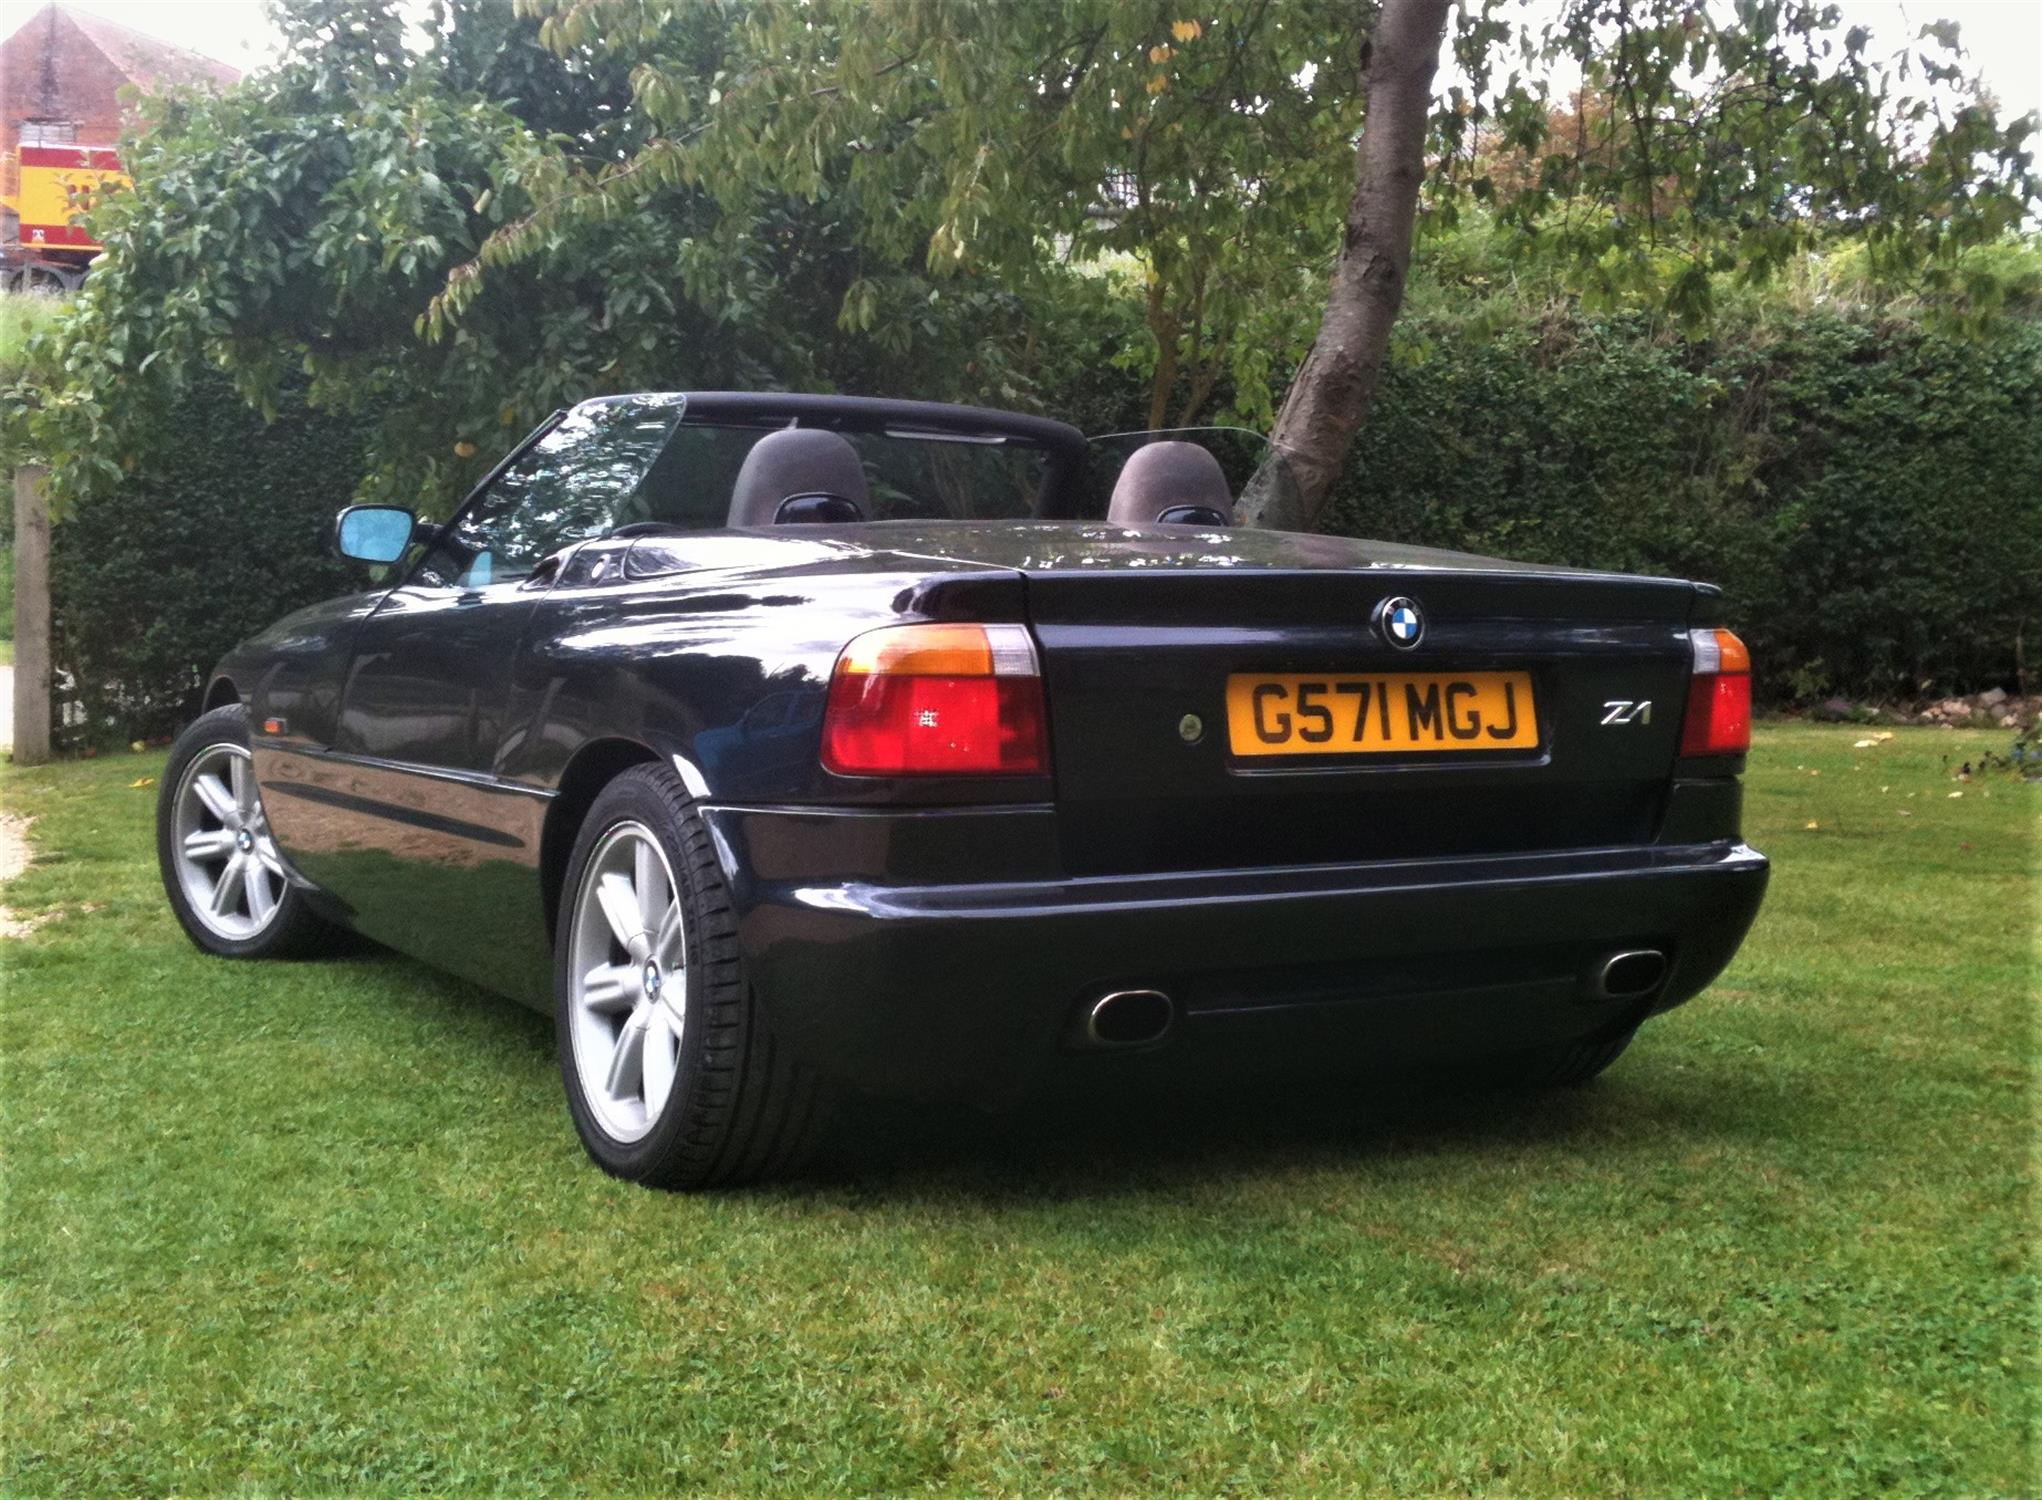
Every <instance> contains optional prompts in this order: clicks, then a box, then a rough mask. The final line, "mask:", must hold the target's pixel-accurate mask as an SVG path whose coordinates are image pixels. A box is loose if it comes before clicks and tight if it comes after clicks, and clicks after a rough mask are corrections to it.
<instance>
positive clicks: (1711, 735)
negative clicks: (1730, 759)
mask: <svg viewBox="0 0 2042 1500" xmlns="http://www.w3.org/2000/svg"><path fill="white" fill-rule="evenodd" d="M1688 639H1689V640H1690V641H1691V642H1693V644H1694V652H1695V669H1694V676H1693V677H1691V678H1689V679H1688V687H1687V719H1686V721H1685V722H1684V723H1683V724H1682V725H1681V730H1680V753H1681V754H1682V755H1742V754H1744V752H1745V751H1747V750H1749V749H1750V748H1751V653H1750V652H1749V651H1747V650H1745V648H1744V642H1742V641H1740V640H1739V639H1737V637H1736V636H1734V635H1732V634H1731V633H1730V632H1729V631H1727V630H1691V631H1689V632H1688Z"/></svg>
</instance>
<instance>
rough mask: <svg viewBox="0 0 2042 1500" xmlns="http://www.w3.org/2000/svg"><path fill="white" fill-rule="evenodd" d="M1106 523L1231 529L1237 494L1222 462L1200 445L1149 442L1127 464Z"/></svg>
mask: <svg viewBox="0 0 2042 1500" xmlns="http://www.w3.org/2000/svg"><path fill="white" fill-rule="evenodd" d="M1106 519H1107V520H1109V521H1114V522H1117V523H1118V524H1120V525H1122V526H1145V525H1148V524H1149V523H1151V522H1155V521H1160V522H1163V523H1165V524H1166V525H1190V526H1231V525H1233V524H1234V492H1233V490H1232V489H1231V488H1230V487H1229V486H1228V484H1227V476H1226V475H1225V474H1224V473H1223V472H1221V470H1220V461H1219V460H1218V459H1216V458H1214V457H1213V456H1212V455H1211V454H1210V453H1208V452H1206V450H1205V449H1203V448H1201V447H1199V446H1198V444H1196V443H1177V442H1162V443H1149V444H1146V445H1144V446H1143V447H1140V448H1137V449H1135V450H1134V452H1133V453H1132V454H1130V455H1129V456H1128V460H1127V462H1126V463H1125V464H1123V465H1121V469H1120V478H1119V479H1117V480H1115V481H1114V484H1113V499H1112V502H1111V503H1110V504H1108V506H1107V507H1106Z"/></svg>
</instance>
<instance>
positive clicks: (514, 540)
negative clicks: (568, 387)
mask: <svg viewBox="0 0 2042 1500" xmlns="http://www.w3.org/2000/svg"><path fill="white" fill-rule="evenodd" d="M685 408H686V398H684V397H682V396H620V397H617V398H616V399H614V400H606V401H588V402H584V403H582V404H581V405H580V406H577V407H576V408H575V409H574V410H573V411H571V412H569V413H568V414H567V415H566V416H565V417H563V418H562V419H561V420H560V421H559V422H558V423H556V424H555V425H554V426H553V427H552V428H550V429H549V430H548V431H547V432H546V433H545V435H544V436H542V437H540V438H539V440H538V441H537V442H535V443H533V444H532V445H531V446H530V447H529V448H527V449H526V450H525V451H524V452H523V453H521V454H519V455H518V457H517V458H516V459H514V460H512V462H511V464H510V466H509V467H508V468H506V469H505V470H504V471H503V473H501V474H499V475H498V476H497V477H496V479H495V480H494V481H492V482H491V484H490V486H489V488H488V489H487V490H485V491H484V492H483V494H482V496H481V498H480V499H478V500H477V501H476V502H475V503H474V504H473V505H470V506H469V507H468V508H467V509H466V510H465V511H463V512H462V514H461V516H460V518H459V519H458V520H457V521H455V522H454V523H453V524H452V525H451V526H449V527H448V528H447V530H446V532H445V534H444V535H443V536H441V538H440V539H439V540H438V541H437V542H435V543H434V544H433V545H432V547H431V548H430V549H429V550H428V551H427V553H426V556H425V559H424V561H423V562H421V563H420V565H419V569H418V573H417V575H416V576H417V578H418V580H419V581H420V582H423V583H429V584H436V585H439V586H442V587H454V588H469V589H473V588H482V587H484V586H486V585H488V584H492V583H513V582H516V581H517V580H519V579H521V578H524V577H525V576H527V575H528V574H529V573H530V572H531V571H532V567H533V565H534V564H535V563H537V562H538V561H539V560H540V559H541V558H543V557H545V556H547V555H548V554H549V553H552V552H556V551H558V550H559V549H560V548H562V547H564V546H566V545H568V544H569V543H570V542H577V541H582V540H585V539H586V538H588V537H592V536H602V535H603V534H605V533H606V532H609V531H613V530H615V529H616V528H617V527H618V526H621V525H624V524H627V523H628V522H629V521H631V520H634V519H652V517H651V516H649V515H646V514H643V512H644V511H645V509H646V498H647V497H646V490H647V481H648V478H649V476H650V475H651V474H652V473H653V471H654V469H655V468H656V467H657V465H658V463H659V461H660V458H661V455H662V454H663V453H664V452H665V450H666V448H667V445H668V441H669V439H671V438H672V436H673V433H674V429H675V427H676V426H678V425H679V423H680V420H681V414H682V412H683V411H684V410H685Z"/></svg>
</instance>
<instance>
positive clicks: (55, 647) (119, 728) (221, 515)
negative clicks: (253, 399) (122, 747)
mask: <svg viewBox="0 0 2042 1500" xmlns="http://www.w3.org/2000/svg"><path fill="white" fill-rule="evenodd" d="M162 434H163V435H161V436H159V437H157V438H155V439H154V440H152V442H151V444H150V446H149V448H148V449H147V451H146V453H145V455H144V457H143V460H142V462H141V463H140V464H139V465H138V466H137V469H136V473H135V477H134V478H133V479H131V480H130V481H129V482H128V483H126V484H123V485H121V486H120V487H118V488H117V489H116V490H114V491H112V492H110V493H108V494H106V495H104V496H102V497H100V498H98V499H94V500H90V501H87V502H84V503H82V504H80V505H79V506H78V507H76V508H75V509H73V510H72V511H71V512H70V513H69V514H67V515H66V516H65V517H64V518H63V519H62V521H61V522H60V523H59V524H58V525H56V526H54V527H52V528H51V532H50V593H51V633H52V637H53V639H52V643H51V647H52V650H51V655H52V659H53V661H54V663H55V665H56V668H57V672H58V684H59V688H60V692H59V697H60V699H61V700H63V701H62V702H60V704H59V716H60V719H61V720H63V722H61V723H60V724H59V725H58V736H59V740H60V742H61V743H65V744H68V745H71V746H74V747H75V746H77V745H79V744H82V743H87V742H104V741H107V740H128V739H135V738H144V737H154V736H158V735H163V734H169V733H173V732H174V731H176V730H177V729H178V728H180V727H182V725H183V724H184V723H185V722H187V721H188V720H189V719H190V718H191V717H192V716H193V714H194V713H195V712H196V709H197V706H198V695H199V694H200V693H201V692H202V691H203V689H204V680H205V674H206V673H207V672H208V671H209V670H210V669H211V667H212V666H213V664H214V662H216V661H217V660H218V659H219V657H220V656H221V655H222V653H224V652H225V651H226V649H227V648H228V647H229V646H231V645H233V644H234V643H235V642H236V641H238V640H240V639H242V638H243V637H245V636H248V635H250V634H253V633H254V632H255V631H257V630H259V629H261V628H262V627H263V626H265V625H267V624H269V623H270V622H271V621H272V620H274V619H276V618H277V617H278V616H279V615H282V614H284V613H286V612H288V611H290V610H292V609H296V608H298V607H299V606H300V605H303V604H306V603H309V602H311V601H313V600H316V599H320V598H324V597H326V596H328V595H331V594H337V593H340V592H343V591H344V590H346V589H348V588H351V587H354V586H356V582H357V580H356V577H355V575H354V574H353V573H352V571H351V570H350V569H349V568H348V567H347V566H345V565H344V564H342V563H341V562H340V561H339V560H338V559H336V558H334V557H333V556H332V555H331V554H330V552H329V551H328V550H327V547H326V536H327V532H328V529H329V528H330V526H331V525H332V521H333V515H334V512H335V511H336V510H338V509H339V508H340V507H341V506H343V505H345V504H346V503H347V502H348V499H349V497H350V495H351V493H352V491H353V489H354V487H355V485H356V483H357V482H358V481H359V479H360V477H361V473H362V451H363V450H362V439H363V434H364V424H362V423H360V422H358V421H355V420H351V419H348V418H343V417H336V416H332V415H328V414H322V413H318V412H312V411H308V410H306V409H305V408H304V407H303V406H302V405H300V404H296V403H295V402H291V403H287V404H286V405H285V406H284V407H283V409H282V410H281V411H280V413H279V416H278V419H277V420H276V421H275V422H271V423H265V422H264V421H263V419H262V417H261V416H260V415H259V414H258V413H257V412H255V411H254V410H252V409H251V408H250V407H248V406H247V405H246V404H245V403H243V402H242V400H241V399H240V398H239V397H238V396H237V395H235V394H234V392H233V391H232V390H230V389H229V388H228V386H227V385H226V383H225V381H224V380H209V381H206V382H203V383H201V384H200V385H198V386H196V387H195V388H194V389H193V390H192V391H191V392H190V393H189V394H188V395H186V396H185V397H184V398H183V399H182V400H181V401H180V402H179V404H178V406H177V408H176V409H175V410H174V411H173V412H172V413H171V414H170V417H169V420H167V421H166V422H164V423H163V425H162Z"/></svg>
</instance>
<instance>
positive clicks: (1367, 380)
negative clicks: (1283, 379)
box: [1240, 0, 1450, 531]
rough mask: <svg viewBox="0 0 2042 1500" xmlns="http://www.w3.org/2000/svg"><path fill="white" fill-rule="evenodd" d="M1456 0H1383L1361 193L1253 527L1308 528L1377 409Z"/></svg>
mask: <svg viewBox="0 0 2042 1500" xmlns="http://www.w3.org/2000/svg"><path fill="white" fill-rule="evenodd" d="M1449 5H1450V0H1382V5H1381V10H1380V12H1379V14H1378V17H1377V20H1376V27H1375V31H1374V34H1373V35H1372V36H1370V38H1369V41H1368V53H1367V58H1366V60H1365V62H1364V64H1363V69H1364V71H1363V76H1362V92H1363V96H1364V100H1365V105H1364V107H1365V110H1366V114H1365V115H1364V123H1363V126H1362V132H1361V147H1360V149H1359V150H1358V151H1357V152H1356V153H1355V181H1354V199H1353V201H1352V202H1351V203H1350V204H1349V205H1348V209H1347V234H1346V238H1345V239H1344V241H1343V242H1342V244H1341V247H1340V259H1339V261H1338V263H1337V264H1335V266H1334V268H1333V281H1332V286H1331V287H1330V289H1329V290H1328V292H1327V296H1326V316H1325V319H1324V320H1323V321H1322V322H1321V323H1320V324H1319V336H1318V337H1317V338H1316V339H1314V340H1313V342H1312V351H1311V353H1310V354H1308V355H1306V356H1305V362H1304V364H1303V365H1301V366H1300V367H1299V368H1298V373H1297V378H1296V379H1294V380H1292V381H1291V384H1290V390H1289V392H1288V393H1286V394H1285V396H1284V398H1283V408H1282V410H1281V411H1279V412H1278V413H1277V416H1276V430H1275V431H1274V432H1273V433H1271V434H1270V438H1271V441H1272V442H1274V443H1275V444H1276V446H1277V447H1278V448H1280V449H1282V450H1283V452H1284V456H1285V458H1286V459H1287V460H1288V469H1289V474H1288V476H1287V477H1288V481H1289V482H1288V483H1279V482H1274V479H1275V476H1271V480H1270V482H1264V481H1263V476H1262V475H1258V476H1257V482H1254V483H1251V484H1250V485H1249V487H1248V490H1247V492H1246V493H1245V494H1243V495H1242V497H1241V505H1240V518H1241V520H1242V522H1243V523H1244V524H1247V525H1251V526H1268V527H1275V528H1279V529H1282V530H1286V531H1309V530H1310V529H1311V528H1312V527H1313V525H1314V524H1315V523H1316V522H1317V521H1318V519H1319V515H1320V512H1321V511H1323V510H1324V509H1325V506H1326V499H1327V496H1328V495H1330V494H1331V493H1332V489H1333V482H1334V480H1336V479H1337V478H1339V476H1340V470H1341V466H1342V465H1343V464H1345V463H1346V461H1347V452H1348V450H1349V449H1350V448H1351V447H1353V446H1354V435H1355V433H1357V432H1359V431H1360V430H1361V423H1362V419H1363V418H1365V417H1366V416H1367V415H1368V407H1369V402H1370V401H1371V400H1372V399H1373V398H1374V396H1375V391H1376V381H1377V378H1378V377H1379V376H1380V375H1381V373H1382V368H1383V356H1384V354H1385V353H1386V352H1387V350H1388V349H1389V346H1390V328H1391V326H1392V325H1393V324H1394V323H1395V322H1396V321H1397V311H1398V309H1399V308H1400V307H1402V306H1403V303H1404V280H1405V277H1406V275H1407V274H1408V272H1409V271H1410V269H1411V231H1412V227H1413V225H1414V224H1415V223H1416V221H1417V217H1418V188H1419V186H1420V184H1421V183H1422V182H1423V181H1424V177H1425V135H1426V127H1427V123H1428V121H1429V120H1430V118H1431V113H1432V75H1433V72H1434V70H1435V69H1437V68H1438V66H1439V49H1440V45H1441V43H1442V42H1443V41H1444V40H1445V38H1446V21H1447V11H1448V8H1449Z"/></svg>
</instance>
